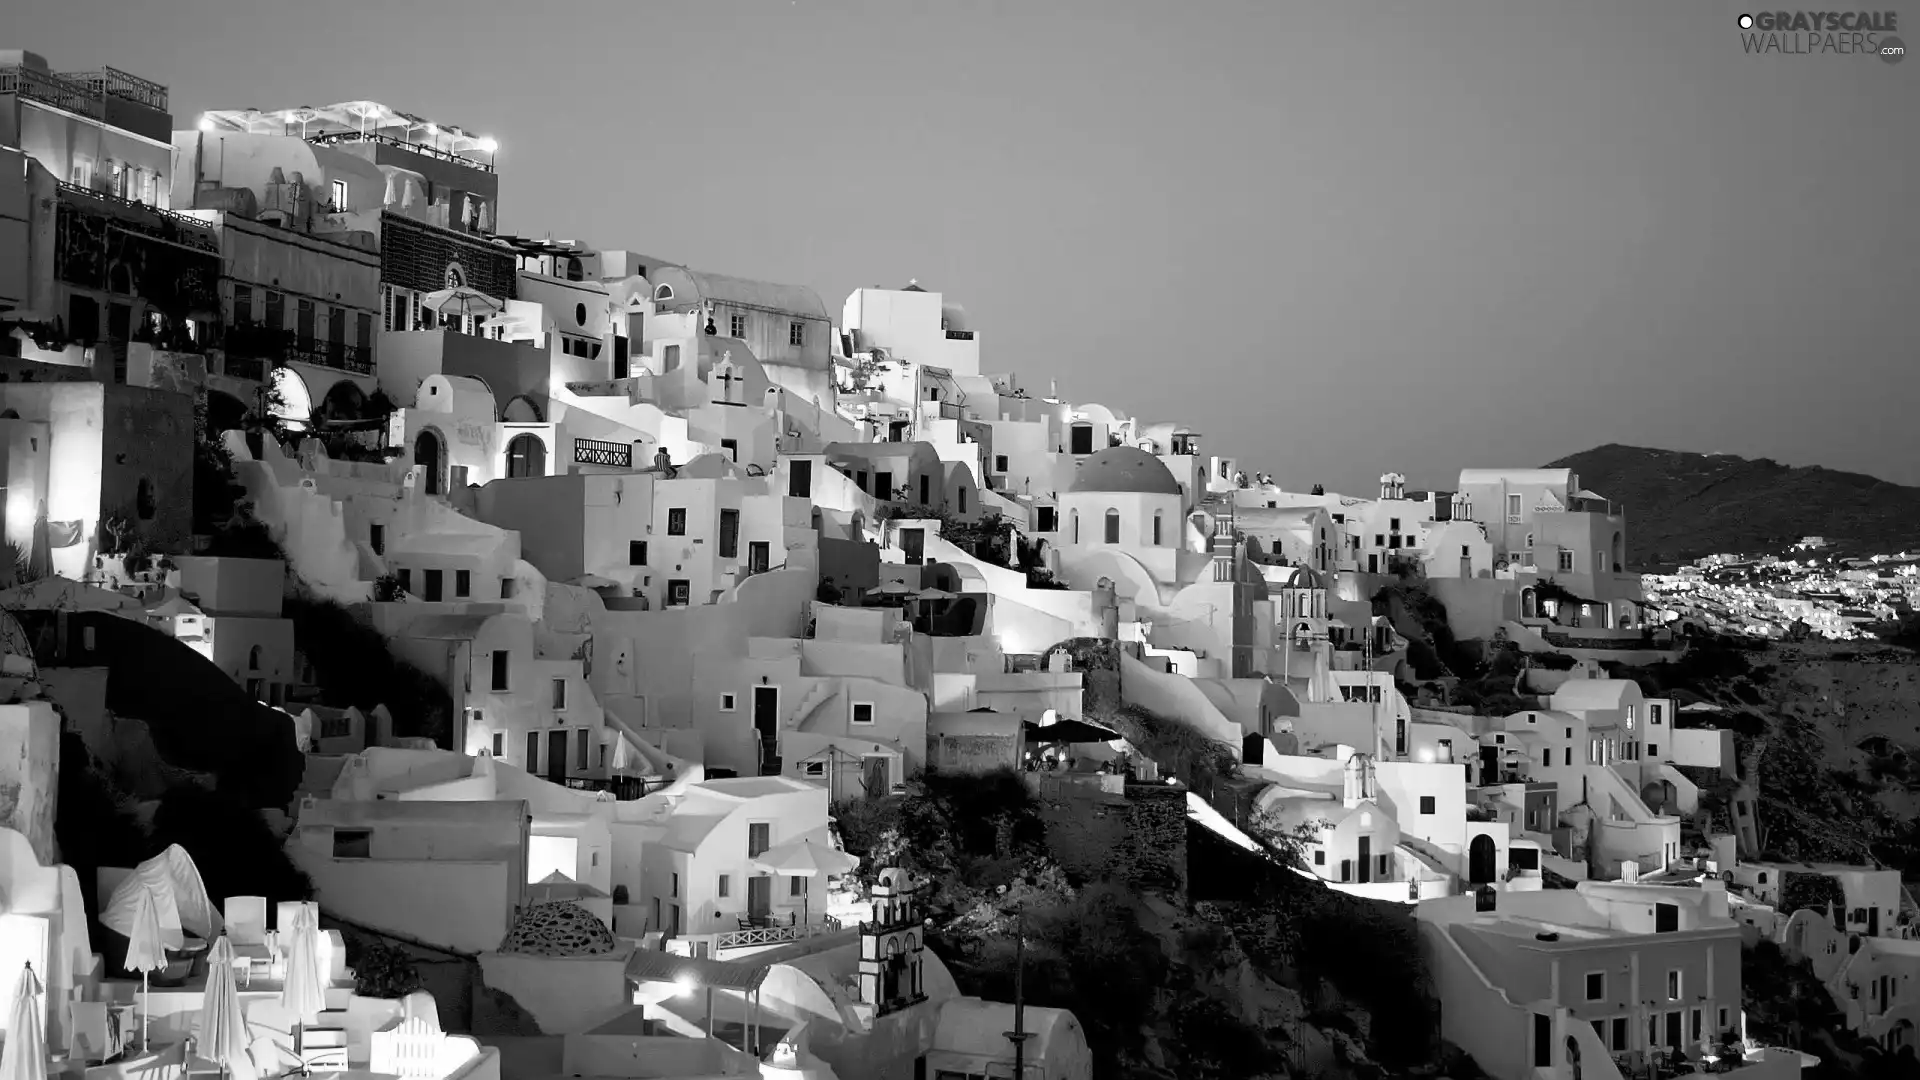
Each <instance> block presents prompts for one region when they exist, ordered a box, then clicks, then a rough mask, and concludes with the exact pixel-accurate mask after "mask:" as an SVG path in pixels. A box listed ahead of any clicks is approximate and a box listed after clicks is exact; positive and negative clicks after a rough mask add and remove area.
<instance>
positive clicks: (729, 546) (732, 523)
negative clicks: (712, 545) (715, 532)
mask: <svg viewBox="0 0 1920 1080" xmlns="http://www.w3.org/2000/svg"><path fill="white" fill-rule="evenodd" d="M720 557H721V558H723V559H737V558H739V557H740V511H738V510H722V511H720Z"/></svg>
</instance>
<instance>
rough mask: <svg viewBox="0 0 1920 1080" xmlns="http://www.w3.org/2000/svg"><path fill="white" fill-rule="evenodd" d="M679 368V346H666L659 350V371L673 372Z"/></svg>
mask: <svg viewBox="0 0 1920 1080" xmlns="http://www.w3.org/2000/svg"><path fill="white" fill-rule="evenodd" d="M679 367H680V346H678V345H668V346H665V347H664V348H662V349H661V350H660V370H661V371H662V372H668V371H674V370H677V369H678V368H679Z"/></svg>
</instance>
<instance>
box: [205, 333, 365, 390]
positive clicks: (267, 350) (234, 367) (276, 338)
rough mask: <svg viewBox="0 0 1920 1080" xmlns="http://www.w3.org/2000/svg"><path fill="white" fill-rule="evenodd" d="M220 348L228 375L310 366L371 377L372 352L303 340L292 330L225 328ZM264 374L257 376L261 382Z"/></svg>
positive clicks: (336, 343) (338, 344) (263, 372)
mask: <svg viewBox="0 0 1920 1080" xmlns="http://www.w3.org/2000/svg"><path fill="white" fill-rule="evenodd" d="M223 344H224V345H225V347H226V350H227V368H226V370H227V373H228V374H230V375H238V374H239V373H240V372H241V371H243V370H244V371H251V370H252V369H253V365H250V364H248V363H247V361H253V362H254V363H255V364H260V365H265V366H268V367H270V366H272V365H275V364H311V365H313V366H314V367H323V368H331V369H333V370H335V371H346V372H351V373H353V374H355V375H371V374H373V350H372V349H371V348H369V347H367V346H364V345H348V344H347V343H346V342H343V341H317V340H315V339H313V338H303V337H300V336H299V335H298V334H297V333H295V332H294V331H292V330H276V329H274V328H273V327H270V326H261V325H260V324H258V323H239V324H237V325H234V326H231V327H228V328H227V334H226V338H225V340H224V341H223ZM265 376H266V372H265V371H262V372H261V373H260V378H261V379H262V380H263V381H264V379H265Z"/></svg>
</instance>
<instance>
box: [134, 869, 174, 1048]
mask: <svg viewBox="0 0 1920 1080" xmlns="http://www.w3.org/2000/svg"><path fill="white" fill-rule="evenodd" d="M166 966H167V946H166V931H165V930H164V929H162V928H161V926H160V902H159V901H158V900H157V899H156V898H155V897H154V895H153V890H152V889H141V890H140V892H139V894H138V895H136V896H135V897H134V905H133V925H132V926H131V927H129V928H128V930H127V963H126V968H127V970H128V971H137V972H139V973H140V1049H141V1050H145V1049H146V1048H147V1013H148V1011H149V1001H148V991H149V987H148V979H149V978H150V977H151V976H152V975H153V973H154V972H156V971H160V970H162V969H164V968H165V967H166Z"/></svg>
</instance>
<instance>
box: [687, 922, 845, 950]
mask: <svg viewBox="0 0 1920 1080" xmlns="http://www.w3.org/2000/svg"><path fill="white" fill-rule="evenodd" d="M787 918H788V921H787V922H784V923H782V922H778V921H776V920H773V919H770V918H766V917H763V918H762V920H761V925H753V923H754V922H755V920H753V919H751V918H747V917H742V918H741V919H740V920H739V921H740V923H741V926H740V929H738V930H727V931H724V932H722V933H718V934H715V935H713V951H714V952H715V953H721V952H724V951H726V950H728V949H764V948H766V947H767V946H769V945H787V944H790V943H792V942H795V941H805V940H807V939H808V938H816V937H821V936H823V935H826V934H837V933H839V932H840V931H841V930H842V929H844V927H842V926H841V924H840V920H839V919H836V918H834V917H833V916H831V915H818V916H815V917H813V918H811V919H808V920H806V921H804V922H802V921H801V920H800V918H799V917H798V916H794V915H790V916H788V917H787Z"/></svg>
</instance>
